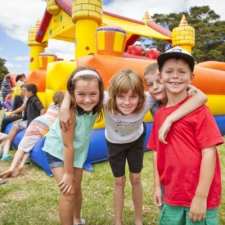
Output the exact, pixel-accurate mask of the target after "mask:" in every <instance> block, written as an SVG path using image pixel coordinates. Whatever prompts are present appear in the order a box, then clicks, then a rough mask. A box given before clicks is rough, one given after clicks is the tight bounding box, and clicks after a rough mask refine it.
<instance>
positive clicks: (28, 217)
mask: <svg viewBox="0 0 225 225" xmlns="http://www.w3.org/2000/svg"><path fill="white" fill-rule="evenodd" d="M220 152H221V161H222V171H224V169H225V147H224V146H222V147H220ZM151 161H152V154H151V153H145V157H144V169H143V173H142V178H143V179H142V180H143V187H144V224H145V225H150V224H151V225H156V224H157V218H158V209H157V208H156V207H155V206H154V204H153V201H152V179H153V174H152V162H151ZM8 165H9V163H3V162H0V170H1V171H2V170H3V169H4V168H6V167H7V166H8ZM112 191H113V178H112V175H111V172H110V168H109V165H108V163H107V162H104V163H100V164H97V165H95V172H94V173H85V174H84V179H83V195H84V201H83V210H82V214H83V216H84V217H85V218H86V221H87V224H89V225H109V224H112ZM224 192H225V176H224V172H223V193H224ZM57 208H58V189H57V186H56V184H55V181H54V178H52V177H48V176H46V175H45V173H43V171H41V170H40V169H38V168H37V167H35V166H33V165H32V164H31V165H27V166H26V170H25V173H24V175H22V176H20V177H18V178H14V179H11V180H10V181H9V182H8V183H7V184H4V185H1V186H0V225H57V224H59V220H58V211H57ZM220 217H221V225H224V224H225V197H223V199H222V204H221V209H220ZM133 219H134V216H133V207H132V200H131V187H130V184H129V183H128V182H127V185H126V199H125V210H124V224H126V225H133V224H134V223H133V221H134V220H133Z"/></svg>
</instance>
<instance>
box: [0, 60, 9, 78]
mask: <svg viewBox="0 0 225 225" xmlns="http://www.w3.org/2000/svg"><path fill="white" fill-rule="evenodd" d="M5 62H6V60H5V59H2V58H0V81H2V80H3V78H4V76H5V75H6V74H7V73H9V71H8V69H7V67H6V66H5Z"/></svg>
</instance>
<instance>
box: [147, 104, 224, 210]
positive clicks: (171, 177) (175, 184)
mask: <svg viewBox="0 0 225 225" xmlns="http://www.w3.org/2000/svg"><path fill="white" fill-rule="evenodd" d="M183 102H184V101H182V102H181V103H179V104H177V105H175V106H171V107H162V108H160V109H159V110H158V111H157V112H156V114H155V117H154V124H153V128H152V132H151V135H150V138H149V140H148V147H149V148H150V149H152V150H155V151H157V167H158V172H159V176H160V182H161V185H162V188H163V191H164V193H163V195H164V201H165V203H167V204H170V205H176V206H187V207H190V204H191V201H192V199H193V197H194V194H195V190H196V188H197V185H198V181H199V175H200V164H201V158H202V152H201V151H202V150H203V149H204V148H207V147H211V146H215V145H218V144H221V143H223V138H222V136H221V134H220V131H219V129H218V127H217V125H216V123H215V120H214V118H213V116H212V115H211V113H210V112H209V110H208V108H207V107H206V106H201V107H199V108H198V109H196V110H195V111H193V112H192V113H190V114H188V115H187V116H185V117H183V118H182V119H180V120H178V121H177V122H175V123H174V124H173V125H172V127H171V129H170V131H169V133H168V136H167V139H166V140H167V142H168V144H163V143H161V142H159V140H158V131H159V128H160V126H161V125H162V123H163V121H164V120H165V118H166V117H167V116H168V115H169V114H170V113H172V112H173V111H175V110H176V109H177V108H178V107H179V106H180V105H181V104H182V103H183ZM220 197H221V172H220V163H219V158H218V155H217V159H216V169H215V175H214V178H213V181H212V184H211V187H210V191H209V195H208V199H207V208H215V207H218V205H219V203H220Z"/></svg>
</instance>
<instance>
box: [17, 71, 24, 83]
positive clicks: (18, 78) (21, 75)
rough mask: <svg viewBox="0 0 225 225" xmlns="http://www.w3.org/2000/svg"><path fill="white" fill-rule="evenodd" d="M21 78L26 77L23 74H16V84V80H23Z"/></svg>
mask: <svg viewBox="0 0 225 225" xmlns="http://www.w3.org/2000/svg"><path fill="white" fill-rule="evenodd" d="M23 77H24V78H25V77H26V76H25V74H24V73H21V74H18V75H17V76H16V82H17V81H18V80H20V79H21V78H23Z"/></svg>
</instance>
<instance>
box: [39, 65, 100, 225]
mask: <svg viewBox="0 0 225 225" xmlns="http://www.w3.org/2000/svg"><path fill="white" fill-rule="evenodd" d="M67 90H68V93H67V94H69V95H70V98H71V99H72V100H73V101H72V104H71V105H70V111H69V115H70V121H71V123H70V125H69V129H67V131H62V132H61V128H60V123H59V120H57V121H56V122H55V123H54V124H53V126H52V127H51V128H50V130H49V133H48V134H47V136H46V141H45V144H44V147H43V150H44V151H46V154H47V158H48V162H49V165H50V167H51V170H52V173H53V175H54V177H55V179H56V182H57V183H58V186H59V189H60V200H59V215H60V221H61V224H62V225H82V224H85V221H84V219H81V217H80V211H81V203H82V192H81V180H82V174H83V165H84V162H85V161H86V158H87V153H88V146H89V142H90V133H91V130H92V126H93V124H94V122H95V119H96V118H97V116H99V114H100V112H101V109H102V101H103V91H104V88H103V82H102V79H101V77H100V75H99V74H98V73H97V72H96V71H95V70H93V69H89V68H79V69H77V70H76V71H75V72H74V73H73V74H72V75H71V77H70V79H69V80H68V83H67Z"/></svg>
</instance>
